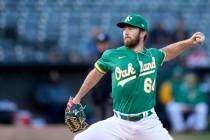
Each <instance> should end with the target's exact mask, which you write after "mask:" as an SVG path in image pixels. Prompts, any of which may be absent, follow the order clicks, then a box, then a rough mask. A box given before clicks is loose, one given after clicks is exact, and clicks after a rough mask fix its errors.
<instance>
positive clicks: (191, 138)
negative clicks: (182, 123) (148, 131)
mask: <svg viewBox="0 0 210 140" xmlns="http://www.w3.org/2000/svg"><path fill="white" fill-rule="evenodd" d="M172 137H173V138H174V140H210V132H205V133H185V134H172Z"/></svg>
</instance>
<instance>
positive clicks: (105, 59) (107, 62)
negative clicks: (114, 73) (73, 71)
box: [94, 50, 111, 73]
mask: <svg viewBox="0 0 210 140" xmlns="http://www.w3.org/2000/svg"><path fill="white" fill-rule="evenodd" d="M94 66H95V68H96V70H98V71H99V72H100V73H106V72H108V71H110V70H111V59H110V51H108V50H107V51H105V52H104V53H103V54H102V56H101V58H99V59H98V60H97V61H96V62H95V64H94Z"/></svg>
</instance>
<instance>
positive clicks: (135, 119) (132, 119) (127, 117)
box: [114, 110, 153, 122]
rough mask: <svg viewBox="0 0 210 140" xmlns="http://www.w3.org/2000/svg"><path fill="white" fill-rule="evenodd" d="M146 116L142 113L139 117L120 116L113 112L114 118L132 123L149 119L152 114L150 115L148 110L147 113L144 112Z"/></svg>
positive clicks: (150, 112)
mask: <svg viewBox="0 0 210 140" xmlns="http://www.w3.org/2000/svg"><path fill="white" fill-rule="evenodd" d="M146 114H147V115H146V116H144V114H143V113H140V114H139V115H136V116H129V115H123V114H120V113H119V114H118V113H116V112H115V111H114V115H115V116H116V117H118V118H121V119H123V120H128V121H134V122H135V121H139V120H141V119H143V118H144V117H149V116H150V115H152V114H153V113H152V111H151V110H149V111H147V112H146Z"/></svg>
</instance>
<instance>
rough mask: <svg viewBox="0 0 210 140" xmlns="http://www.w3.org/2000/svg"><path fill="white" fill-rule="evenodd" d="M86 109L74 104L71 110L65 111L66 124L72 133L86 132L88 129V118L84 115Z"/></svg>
mask: <svg viewBox="0 0 210 140" xmlns="http://www.w3.org/2000/svg"><path fill="white" fill-rule="evenodd" d="M84 109H85V107H83V106H82V105H81V104H73V106H72V107H71V108H70V109H66V110H65V123H66V124H67V126H68V128H69V129H70V131H71V132H72V133H75V132H78V131H81V130H84V129H85V128H87V127H88V124H87V123H86V121H85V120H86V116H85V113H84Z"/></svg>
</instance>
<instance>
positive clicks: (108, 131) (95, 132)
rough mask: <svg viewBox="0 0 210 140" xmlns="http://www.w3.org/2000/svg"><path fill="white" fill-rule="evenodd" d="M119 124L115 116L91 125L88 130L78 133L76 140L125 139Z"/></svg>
mask: <svg viewBox="0 0 210 140" xmlns="http://www.w3.org/2000/svg"><path fill="white" fill-rule="evenodd" d="M120 132H121V131H120V130H119V127H118V125H117V124H116V122H115V120H114V118H113V117H111V118H108V119H106V120H103V121H100V122H97V123H95V124H93V125H91V126H90V127H89V128H88V129H87V130H85V131H83V132H81V133H79V134H77V135H76V136H75V137H74V140H123V139H122V138H123V134H122V133H120Z"/></svg>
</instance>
